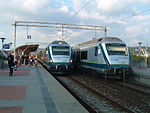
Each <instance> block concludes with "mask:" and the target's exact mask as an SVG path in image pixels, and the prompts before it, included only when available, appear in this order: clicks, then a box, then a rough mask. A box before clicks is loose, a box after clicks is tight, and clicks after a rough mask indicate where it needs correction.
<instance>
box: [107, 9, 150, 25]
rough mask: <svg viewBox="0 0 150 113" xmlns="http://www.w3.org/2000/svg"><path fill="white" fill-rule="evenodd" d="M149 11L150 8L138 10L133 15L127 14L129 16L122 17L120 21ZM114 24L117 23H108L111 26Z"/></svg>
mask: <svg viewBox="0 0 150 113" xmlns="http://www.w3.org/2000/svg"><path fill="white" fill-rule="evenodd" d="M148 11H150V8H148V9H144V10H142V11H140V12H136V13H135V14H132V15H131V16H127V17H125V18H122V19H121V20H120V21H123V20H126V19H129V18H132V17H135V16H137V15H140V14H143V13H145V12H148ZM113 24H115V22H114V23H112V24H108V25H107V26H111V25H113Z"/></svg>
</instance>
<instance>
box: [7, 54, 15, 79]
mask: <svg viewBox="0 0 150 113" xmlns="http://www.w3.org/2000/svg"><path fill="white" fill-rule="evenodd" d="M8 66H9V69H10V72H9V76H12V75H13V67H14V66H15V63H14V57H13V55H12V54H11V53H10V54H9V56H8Z"/></svg>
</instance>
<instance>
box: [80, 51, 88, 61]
mask: <svg viewBox="0 0 150 113" xmlns="http://www.w3.org/2000/svg"><path fill="white" fill-rule="evenodd" d="M81 59H87V51H81Z"/></svg>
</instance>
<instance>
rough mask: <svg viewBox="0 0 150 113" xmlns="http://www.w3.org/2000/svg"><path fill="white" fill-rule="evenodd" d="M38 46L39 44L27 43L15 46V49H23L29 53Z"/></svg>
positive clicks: (25, 52)
mask: <svg viewBox="0 0 150 113" xmlns="http://www.w3.org/2000/svg"><path fill="white" fill-rule="evenodd" d="M38 47H39V44H27V45H22V46H19V47H17V48H16V51H18V50H19V51H23V52H24V54H30V53H31V52H34V51H36V50H37V48H38Z"/></svg>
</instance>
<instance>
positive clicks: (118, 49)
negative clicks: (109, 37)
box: [106, 43, 128, 55]
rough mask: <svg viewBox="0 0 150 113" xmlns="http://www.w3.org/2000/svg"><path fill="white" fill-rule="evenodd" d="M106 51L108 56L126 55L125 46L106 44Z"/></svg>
mask: <svg viewBox="0 0 150 113" xmlns="http://www.w3.org/2000/svg"><path fill="white" fill-rule="evenodd" d="M106 49H107V52H108V54H109V55H128V52H127V48H126V45H125V44H118V43H109V44H106Z"/></svg>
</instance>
